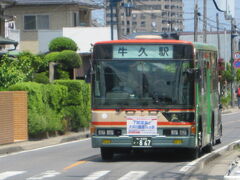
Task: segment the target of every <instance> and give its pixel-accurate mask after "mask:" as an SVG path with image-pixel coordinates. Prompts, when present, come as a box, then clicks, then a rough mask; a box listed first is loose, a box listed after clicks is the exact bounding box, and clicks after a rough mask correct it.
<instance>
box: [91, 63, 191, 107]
mask: <svg viewBox="0 0 240 180" xmlns="http://www.w3.org/2000/svg"><path fill="white" fill-rule="evenodd" d="M94 67H95V68H94V71H95V72H94V84H93V96H94V97H93V107H94V108H139V107H141V108H164V107H169V106H170V107H175V108H176V107H181V108H183V107H192V105H193V97H194V87H193V84H194V83H193V75H192V74H189V73H188V71H187V70H188V69H189V68H190V67H191V61H190V60H171V61H166V60H160V61H157V62H156V61H138V60H131V61H127V60H121V61H117V60H114V61H96V62H95V65H94Z"/></svg>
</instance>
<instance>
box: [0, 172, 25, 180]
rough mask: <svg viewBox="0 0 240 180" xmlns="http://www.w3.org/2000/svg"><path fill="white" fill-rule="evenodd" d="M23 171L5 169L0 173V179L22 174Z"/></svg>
mask: <svg viewBox="0 0 240 180" xmlns="http://www.w3.org/2000/svg"><path fill="white" fill-rule="evenodd" d="M25 172H26V171H6V172H4V173H0V180H4V179H7V178H9V177H12V176H17V175H20V174H23V173H25Z"/></svg>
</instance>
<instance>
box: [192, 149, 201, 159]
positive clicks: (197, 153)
mask: <svg viewBox="0 0 240 180" xmlns="http://www.w3.org/2000/svg"><path fill="white" fill-rule="evenodd" d="M190 157H191V159H192V160H195V159H197V158H199V157H200V148H199V147H196V148H193V149H190Z"/></svg>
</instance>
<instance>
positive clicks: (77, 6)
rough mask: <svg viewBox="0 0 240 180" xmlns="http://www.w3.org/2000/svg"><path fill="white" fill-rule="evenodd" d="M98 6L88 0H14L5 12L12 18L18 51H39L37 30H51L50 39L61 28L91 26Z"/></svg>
mask: <svg viewBox="0 0 240 180" xmlns="http://www.w3.org/2000/svg"><path fill="white" fill-rule="evenodd" d="M98 8H100V6H99V5H98V4H96V3H94V2H93V1H91V0H15V4H14V6H9V7H6V8H5V10H4V15H6V16H13V17H15V28H14V29H15V31H14V33H15V36H14V37H16V38H17V37H18V38H17V40H18V41H19V50H20V51H30V52H32V53H39V52H40V50H39V48H40V43H39V31H42V32H44V31H47V32H52V34H53V35H52V36H50V37H51V39H53V38H55V37H57V36H62V29H63V27H79V26H84V27H86V26H91V11H92V10H94V9H98ZM16 33H17V36H16ZM10 34H11V33H10ZM46 34H49V33H46ZM50 37H45V38H46V39H49V38H50ZM10 38H11V37H10ZM12 39H14V38H12ZM14 40H15V39H14Z"/></svg>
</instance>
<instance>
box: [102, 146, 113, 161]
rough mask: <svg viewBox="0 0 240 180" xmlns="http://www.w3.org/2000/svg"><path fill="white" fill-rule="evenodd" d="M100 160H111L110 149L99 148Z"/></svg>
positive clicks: (111, 151)
mask: <svg viewBox="0 0 240 180" xmlns="http://www.w3.org/2000/svg"><path fill="white" fill-rule="evenodd" d="M101 157H102V160H111V159H112V158H113V150H112V149H111V148H101Z"/></svg>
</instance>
